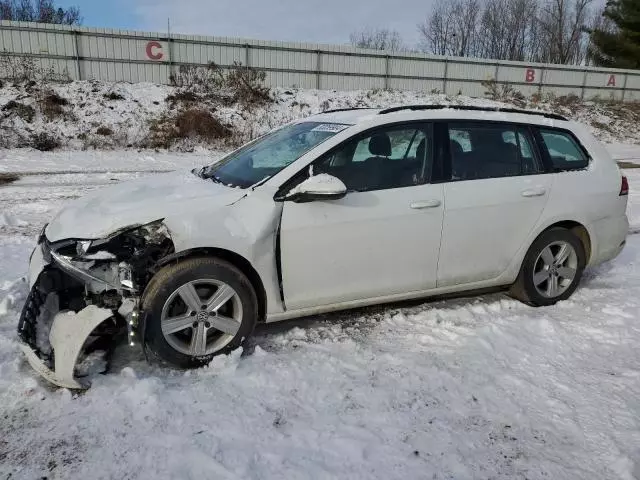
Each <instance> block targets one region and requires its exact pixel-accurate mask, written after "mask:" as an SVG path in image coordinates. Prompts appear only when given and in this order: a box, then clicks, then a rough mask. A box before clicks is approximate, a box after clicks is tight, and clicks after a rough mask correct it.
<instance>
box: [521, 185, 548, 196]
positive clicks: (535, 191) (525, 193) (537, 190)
mask: <svg viewBox="0 0 640 480" xmlns="http://www.w3.org/2000/svg"><path fill="white" fill-rule="evenodd" d="M545 193H547V189H546V188H544V187H539V188H531V189H529V190H524V191H523V192H522V196H523V197H541V196H543V195H544V194H545Z"/></svg>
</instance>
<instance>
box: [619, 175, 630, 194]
mask: <svg viewBox="0 0 640 480" xmlns="http://www.w3.org/2000/svg"><path fill="white" fill-rule="evenodd" d="M620 195H629V181H628V180H627V177H625V176H624V175H623V176H622V184H621V185H620Z"/></svg>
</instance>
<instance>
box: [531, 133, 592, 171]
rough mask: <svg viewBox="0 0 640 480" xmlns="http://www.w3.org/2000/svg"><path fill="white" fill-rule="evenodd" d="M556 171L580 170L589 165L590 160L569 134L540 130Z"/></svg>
mask: <svg viewBox="0 0 640 480" xmlns="http://www.w3.org/2000/svg"><path fill="white" fill-rule="evenodd" d="M540 135H541V136H542V140H543V141H544V144H545V146H546V147H547V151H548V152H549V156H550V157H551V163H552V165H553V169H554V170H579V169H582V168H586V167H587V166H588V165H589V158H588V157H587V155H586V154H585V152H584V150H582V148H581V147H580V145H579V144H578V141H577V140H576V139H575V138H574V137H573V135H571V134H570V133H568V132H562V131H559V130H543V129H541V130H540Z"/></svg>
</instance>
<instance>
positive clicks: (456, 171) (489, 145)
mask: <svg viewBox="0 0 640 480" xmlns="http://www.w3.org/2000/svg"><path fill="white" fill-rule="evenodd" d="M449 150H450V153H451V180H453V181H456V180H478V179H485V178H500V177H511V176H516V175H530V174H535V173H539V172H540V171H541V164H540V162H539V160H538V158H537V157H536V155H535V154H534V148H533V142H532V139H531V136H530V134H529V132H528V130H527V129H524V128H522V127H520V126H518V125H511V124H504V125H501V124H479V123H476V124H471V123H468V124H467V123H462V122H461V123H452V124H450V125H449Z"/></svg>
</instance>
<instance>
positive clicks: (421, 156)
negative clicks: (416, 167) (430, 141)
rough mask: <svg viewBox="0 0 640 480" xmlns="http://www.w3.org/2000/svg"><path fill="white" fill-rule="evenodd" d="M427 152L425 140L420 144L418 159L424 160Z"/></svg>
mask: <svg viewBox="0 0 640 480" xmlns="http://www.w3.org/2000/svg"><path fill="white" fill-rule="evenodd" d="M426 151H427V139H426V138H423V139H422V141H421V142H420V143H419V144H418V148H417V149H416V159H417V160H424V154H425V153H426Z"/></svg>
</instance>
